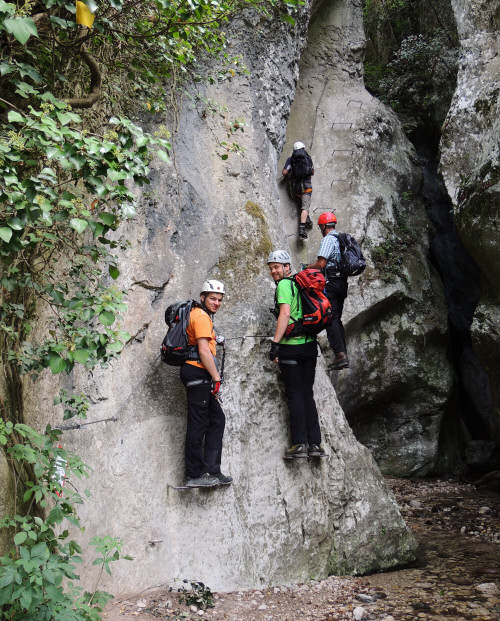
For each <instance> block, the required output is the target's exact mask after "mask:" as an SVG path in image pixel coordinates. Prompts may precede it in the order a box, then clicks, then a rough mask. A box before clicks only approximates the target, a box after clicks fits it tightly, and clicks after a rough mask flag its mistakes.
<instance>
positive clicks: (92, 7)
mask: <svg viewBox="0 0 500 621" xmlns="http://www.w3.org/2000/svg"><path fill="white" fill-rule="evenodd" d="M84 2H85V4H86V5H87V6H88V9H89V11H90V12H91V13H95V12H96V11H97V8H98V7H97V4H96V3H95V2H94V0H84Z"/></svg>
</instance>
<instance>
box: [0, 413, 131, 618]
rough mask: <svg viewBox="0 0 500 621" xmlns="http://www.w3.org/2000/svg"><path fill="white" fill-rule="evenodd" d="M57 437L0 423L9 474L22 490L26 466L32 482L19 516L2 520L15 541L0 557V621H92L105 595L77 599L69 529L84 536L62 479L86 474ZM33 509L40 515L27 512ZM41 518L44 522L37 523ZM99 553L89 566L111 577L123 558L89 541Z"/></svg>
mask: <svg viewBox="0 0 500 621" xmlns="http://www.w3.org/2000/svg"><path fill="white" fill-rule="evenodd" d="M60 434H61V432H60V431H56V430H53V429H50V428H47V430H46V432H45V434H39V433H37V432H36V431H35V430H34V429H32V428H31V427H29V426H27V425H23V424H16V425H14V424H13V423H11V422H5V421H4V420H3V419H1V418H0V445H2V446H3V447H4V450H5V454H6V457H7V459H8V461H9V463H10V465H11V467H12V472H13V475H14V477H15V478H16V481H17V482H18V483H19V482H21V481H19V480H18V479H19V476H20V473H22V472H25V471H26V468H25V466H26V465H29V468H30V470H31V471H32V472H33V474H34V477H33V479H32V480H27V481H26V480H25V481H23V487H24V489H25V492H24V495H23V496H22V504H23V507H22V509H23V510H24V511H23V513H25V515H20V514H19V513H18V512H17V511H16V513H15V515H13V516H5V517H4V518H3V519H2V520H1V521H0V528H1V529H8V530H9V531H10V532H12V534H13V544H14V545H13V547H12V549H11V550H10V551H9V553H8V554H7V555H5V556H3V557H2V558H0V564H1V565H0V610H1V615H2V619H9V620H11V621H26V620H29V619H33V620H35V619H51V620H54V621H85V620H89V621H96V620H97V619H100V618H101V614H100V613H101V612H102V607H103V606H104V604H105V603H106V602H107V601H108V600H109V599H110V597H111V596H110V595H109V594H108V593H105V592H101V591H97V590H96V591H94V592H93V593H88V592H85V593H82V589H81V588H80V587H78V586H77V585H76V584H75V581H77V580H78V574H77V566H78V565H81V564H82V562H83V560H82V558H81V556H80V554H81V548H80V546H79V544H78V543H77V541H75V540H74V539H72V538H71V536H70V533H69V530H68V528H69V527H72V528H73V530H76V529H81V527H80V522H79V519H78V516H77V514H76V506H77V505H80V504H82V502H83V498H82V497H81V496H80V494H78V493H77V492H76V491H74V490H72V489H71V488H70V486H69V485H66V486H65V487H64V493H63V487H62V485H63V483H64V480H65V479H66V478H69V477H71V475H75V476H76V477H77V478H78V479H81V478H83V477H86V476H88V468H87V467H86V466H85V464H84V463H83V462H82V461H81V460H80V459H79V458H78V457H77V456H76V455H74V454H73V453H71V452H68V451H65V450H64V449H62V448H61V447H60V446H58V445H57V442H58V439H59V436H60ZM33 506H36V508H37V510H36V511H32V510H31V509H32V508H33ZM42 516H44V517H42ZM91 544H92V545H93V546H94V547H95V549H96V551H97V552H98V554H99V555H98V557H97V558H96V559H95V561H94V563H93V564H94V565H101V566H102V567H103V569H105V570H106V571H107V572H108V573H109V564H110V563H111V562H113V561H117V560H119V559H120V558H124V559H128V560H130V557H129V556H122V555H121V549H122V541H121V540H120V539H116V538H112V537H108V536H106V537H94V538H93V539H92V542H91Z"/></svg>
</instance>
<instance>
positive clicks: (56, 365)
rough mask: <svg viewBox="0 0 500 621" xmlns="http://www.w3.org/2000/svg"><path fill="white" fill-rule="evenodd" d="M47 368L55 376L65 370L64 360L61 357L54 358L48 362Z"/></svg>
mask: <svg viewBox="0 0 500 621" xmlns="http://www.w3.org/2000/svg"><path fill="white" fill-rule="evenodd" d="M49 367H50V370H51V371H52V373H53V374H54V375H57V374H58V373H61V372H62V371H64V370H65V369H66V360H65V359H64V358H61V356H54V357H53V358H51V359H50V360H49Z"/></svg>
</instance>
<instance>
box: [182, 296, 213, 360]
mask: <svg viewBox="0 0 500 621" xmlns="http://www.w3.org/2000/svg"><path fill="white" fill-rule="evenodd" d="M186 334H187V337H188V342H189V344H190V345H197V344H198V339H199V338H206V339H210V341H209V342H208V346H209V347H210V351H211V352H212V355H213V356H215V352H216V349H215V347H216V345H215V332H214V324H213V323H212V320H211V319H210V317H209V316H208V313H206V312H205V311H204V310H203V309H202V308H193V309H192V311H191V312H190V314H189V326H188V327H187V328H186ZM186 363H187V364H192V365H193V366H195V367H198V368H200V369H204V368H205V367H204V366H203V364H202V363H201V362H197V361H196V360H186Z"/></svg>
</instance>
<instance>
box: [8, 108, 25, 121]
mask: <svg viewBox="0 0 500 621" xmlns="http://www.w3.org/2000/svg"><path fill="white" fill-rule="evenodd" d="M7 118H8V120H9V123H24V122H25V118H24V116H23V115H22V114H19V112H15V111H14V110H10V111H9V114H8V115H7Z"/></svg>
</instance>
